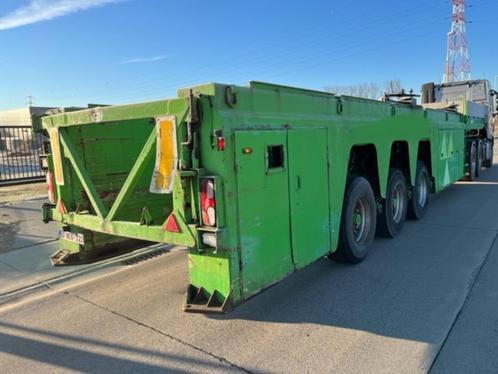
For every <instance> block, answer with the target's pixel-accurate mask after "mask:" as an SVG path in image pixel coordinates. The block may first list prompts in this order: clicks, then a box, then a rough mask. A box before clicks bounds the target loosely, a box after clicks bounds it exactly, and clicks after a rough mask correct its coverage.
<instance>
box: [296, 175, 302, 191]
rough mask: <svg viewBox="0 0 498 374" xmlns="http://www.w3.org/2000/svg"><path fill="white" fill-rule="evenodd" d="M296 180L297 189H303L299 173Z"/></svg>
mask: <svg viewBox="0 0 498 374" xmlns="http://www.w3.org/2000/svg"><path fill="white" fill-rule="evenodd" d="M296 182H297V189H298V190H300V189H301V177H300V176H299V175H298V176H297V178H296Z"/></svg>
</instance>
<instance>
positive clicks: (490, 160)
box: [482, 140, 493, 169]
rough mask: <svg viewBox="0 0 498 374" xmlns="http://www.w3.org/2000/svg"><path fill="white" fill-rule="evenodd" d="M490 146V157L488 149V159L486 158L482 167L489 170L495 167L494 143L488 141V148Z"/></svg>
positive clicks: (486, 153)
mask: <svg viewBox="0 0 498 374" xmlns="http://www.w3.org/2000/svg"><path fill="white" fill-rule="evenodd" d="M488 144H489V147H490V151H489V155H488V150H487V149H486V151H485V155H486V157H485V159H484V161H483V162H482V166H483V167H485V168H486V169H489V168H490V167H491V166H493V142H491V141H489V140H488V141H487V144H486V148H487V147H488Z"/></svg>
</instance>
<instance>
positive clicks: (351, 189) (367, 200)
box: [329, 177, 377, 264]
mask: <svg viewBox="0 0 498 374" xmlns="http://www.w3.org/2000/svg"><path fill="white" fill-rule="evenodd" d="M359 206H360V208H361V207H363V208H361V209H364V210H365V214H364V220H365V221H364V222H365V227H364V231H363V230H362V231H360V234H361V235H360V237H359V238H355V224H354V223H353V219H354V218H355V216H354V214H355V213H356V214H357V215H358V207H359ZM360 225H361V226H363V219H362V221H361V223H360ZM376 225H377V205H376V203H375V195H374V193H373V190H372V187H371V186H370V183H369V182H368V180H367V179H365V178H363V177H354V178H353V179H351V180H350V181H349V182H348V185H347V187H346V194H345V197H344V204H343V209H342V217H341V227H340V230H339V243H338V246H337V250H336V251H335V252H334V253H332V254H330V255H329V258H331V259H333V260H335V261H339V262H348V263H350V264H357V263H359V262H361V261H363V260H364V259H365V257H366V256H367V254H368V252H369V251H370V248H371V246H372V243H373V240H374V237H375V227H376ZM356 235H358V233H357V234H356Z"/></svg>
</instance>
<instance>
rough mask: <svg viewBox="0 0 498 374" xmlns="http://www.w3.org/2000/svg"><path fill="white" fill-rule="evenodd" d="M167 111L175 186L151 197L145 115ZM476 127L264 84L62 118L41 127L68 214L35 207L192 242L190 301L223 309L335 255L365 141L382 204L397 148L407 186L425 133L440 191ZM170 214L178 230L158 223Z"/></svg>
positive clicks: (94, 224) (95, 224)
mask: <svg viewBox="0 0 498 374" xmlns="http://www.w3.org/2000/svg"><path fill="white" fill-rule="evenodd" d="M163 116H175V119H176V124H177V129H176V132H177V144H178V155H179V162H178V171H177V172H176V174H175V182H174V188H173V193H172V194H152V193H150V192H149V185H150V181H151V178H152V173H153V170H154V161H155V160H154V159H155V155H154V153H153V149H154V148H155V144H156V139H155V136H154V124H155V120H156V118H158V117H163ZM483 126H484V123H483V121H482V120H478V119H473V118H469V117H466V116H464V115H461V114H457V113H449V112H445V111H441V110H429V109H428V110H423V109H421V108H417V107H416V108H413V107H411V106H409V105H403V104H394V103H389V102H380V101H373V100H366V99H360V98H353V97H338V96H334V95H331V94H328V93H324V92H319V91H313V90H303V89H297V88H292V87H284V86H278V85H271V84H266V83H260V82H252V83H251V84H250V85H249V86H248V87H239V86H228V85H222V84H206V85H202V86H198V87H192V88H188V89H181V90H179V91H178V98H176V99H171V100H162V101H157V102H152V103H144V104H133V105H125V106H115V107H104V108H91V109H88V110H84V111H77V112H71V113H61V114H58V115H54V116H48V117H44V118H43V119H42V127H43V129H44V130H47V129H49V128H52V127H57V128H59V132H60V134H62V135H61V145H62V153H63V160H62V161H63V172H64V176H65V179H66V180H67V181H68V183H66V184H65V185H64V186H57V191H56V192H57V198H58V200H60V201H63V203H64V207H65V210H66V211H61V208H60V206H58V207H56V206H55V204H54V205H51V206H47V207H45V209H44V216H45V217H46V219H53V220H56V221H58V222H59V223H61V224H62V225H67V226H68V227H69V228H70V229H74V230H78V229H84V230H90V231H92V232H98V233H102V234H104V235H114V236H120V237H126V238H134V239H142V240H149V241H155V242H164V243H171V244H180V245H185V246H188V247H189V278H190V281H189V287H188V296H187V307H188V308H189V309H193V310H225V309H226V308H228V307H230V306H233V305H236V304H238V303H240V302H241V301H243V300H245V299H247V298H248V297H250V296H252V295H254V294H255V293H257V292H258V291H259V290H261V289H263V288H265V287H268V286H269V285H271V284H272V283H274V282H276V281H278V280H279V279H282V278H283V277H285V276H286V275H287V274H289V273H291V272H293V271H295V270H296V269H299V268H301V267H303V266H306V265H307V264H309V263H311V262H312V261H314V260H316V259H318V258H320V257H321V256H323V255H326V254H327V253H329V252H333V251H335V249H336V247H337V242H338V234H339V226H340V219H341V213H342V204H343V198H344V191H345V186H346V181H347V176H348V165H349V161H350V156H351V151H352V149H354V147H358V146H365V145H369V146H372V147H374V149H375V158H376V159H375V166H376V168H377V170H376V171H377V173H378V182H379V183H378V184H379V186H378V192H379V196H378V198H379V199H382V198H383V197H385V194H386V186H387V177H388V174H389V168H390V162H391V149H392V146H393V144H394V143H396V142H403V143H404V144H406V145H407V148H408V158H409V160H407V162H408V169H409V170H408V176H409V179H408V181H409V182H410V184H412V185H413V184H414V179H415V168H416V165H417V158H418V157H419V149H420V144H421V142H427V144H429V149H430V155H425V156H427V157H428V159H429V161H430V162H429V163H430V167H431V172H432V177H433V181H434V188H433V189H434V191H435V192H438V191H440V190H441V189H443V188H444V187H446V186H447V185H448V184H450V183H452V182H454V181H456V180H458V179H460V178H461V177H462V176H463V175H464V168H465V140H464V138H465V133H466V131H469V129H479V128H482V127H483ZM221 138H222V139H223V146H220V145H219V143H218V142H219V139H221ZM52 167H53V166H52ZM205 177H210V178H212V179H213V181H214V182H215V196H216V201H217V202H216V221H217V226H216V227H206V226H205V225H203V223H202V222H201V219H200V217H201V212H200V209H201V202H200V193H199V185H200V180H201V179H202V178H205ZM171 213H173V214H174V216H175V219H176V222H177V224H178V226H179V232H168V231H165V229H164V227H163V224H164V223H165V220H166V219H167V218H168V217H169V215H170V214H171ZM205 237H209V238H211V239H210V240H211V242H210V243H211V244H206V243H204V239H203V238H205ZM213 241H214V242H215V244H213Z"/></svg>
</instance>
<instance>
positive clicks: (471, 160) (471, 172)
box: [467, 141, 477, 181]
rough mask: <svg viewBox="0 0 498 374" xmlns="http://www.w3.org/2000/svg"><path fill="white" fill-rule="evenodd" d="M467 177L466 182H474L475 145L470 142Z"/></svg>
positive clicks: (475, 168)
mask: <svg viewBox="0 0 498 374" xmlns="http://www.w3.org/2000/svg"><path fill="white" fill-rule="evenodd" d="M468 173H469V175H468V176H467V180H469V181H474V180H476V178H477V144H476V142H475V141H474V142H472V144H471V145H470V154H469V171H468Z"/></svg>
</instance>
